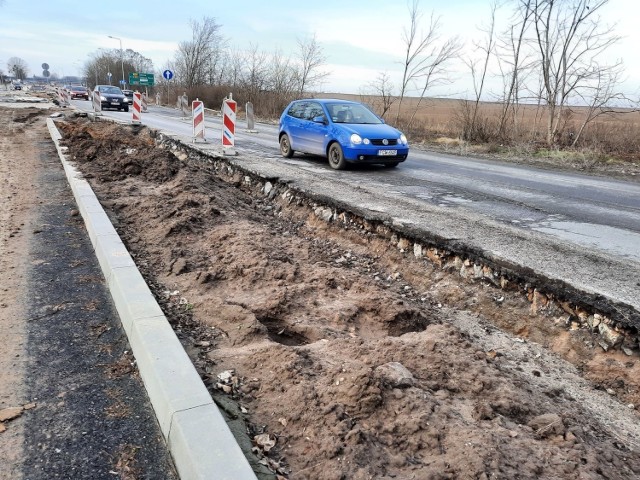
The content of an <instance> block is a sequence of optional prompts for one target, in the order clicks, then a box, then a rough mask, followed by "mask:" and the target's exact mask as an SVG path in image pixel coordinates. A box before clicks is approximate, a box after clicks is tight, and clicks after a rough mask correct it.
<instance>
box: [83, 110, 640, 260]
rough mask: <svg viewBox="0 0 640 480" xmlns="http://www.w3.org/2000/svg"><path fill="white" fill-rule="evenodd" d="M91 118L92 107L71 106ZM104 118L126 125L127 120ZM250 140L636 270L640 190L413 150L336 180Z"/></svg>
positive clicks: (244, 141)
mask: <svg viewBox="0 0 640 480" xmlns="http://www.w3.org/2000/svg"><path fill="white" fill-rule="evenodd" d="M73 103H74V105H75V106H76V107H78V108H80V109H83V110H86V111H88V110H90V107H91V103H90V102H86V101H74V102H73ZM103 114H104V115H105V116H109V117H113V118H119V119H121V120H122V119H129V118H131V115H132V114H131V112H129V113H124V112H117V111H108V112H103ZM142 123H143V124H145V125H148V126H150V127H153V128H157V129H160V130H164V131H166V132H171V133H175V134H178V135H182V136H191V135H192V133H191V124H190V120H189V119H185V118H182V117H181V114H180V112H179V111H177V110H175V109H171V108H163V107H155V106H150V107H149V112H147V113H144V114H143V118H142ZM206 124H207V137H208V138H209V139H210V141H212V142H218V139H219V138H220V117H215V116H213V115H210V116H208V118H207V122H206ZM256 130H257V131H258V132H257V133H248V132H247V131H246V128H245V125H243V123H242V122H239V124H238V125H237V126H236V139H235V142H236V150H238V152H239V154H241V155H243V154H246V155H255V156H259V157H263V158H265V159H267V158H268V159H279V160H280V161H282V162H286V163H287V164H289V165H291V166H296V167H297V168H299V169H301V170H304V171H305V172H307V173H312V174H315V175H319V176H325V177H330V178H332V179H333V180H334V181H341V182H344V183H346V184H350V185H353V186H356V187H364V188H367V189H369V190H372V189H374V190H375V191H376V192H377V194H378V195H380V196H381V197H389V198H397V197H398V196H401V197H404V198H410V199H412V200H413V201H415V202H423V203H424V204H426V205H429V206H437V207H441V208H444V209H455V210H462V211H468V212H471V213H474V214H479V215H481V216H485V217H487V218H489V219H491V220H493V221H498V222H501V223H503V224H505V225H509V226H511V227H516V228H520V229H523V230H529V231H536V232H540V233H542V234H544V235H550V236H553V237H555V238H556V239H560V240H562V241H563V242H567V243H571V244H574V245H576V246H578V247H586V248H589V249H590V250H593V251H596V252H597V251H603V252H606V253H607V254H608V255H611V256H614V257H618V258H620V259H627V260H631V261H633V262H640V184H639V183H634V182H624V181H620V180H613V179H608V178H603V177H593V176H587V175H581V174H575V173H562V172H559V171H550V170H543V169H538V168H532V167H528V166H519V165H507V164H504V163H500V162H491V161H483V160H479V159H475V158H474V159H471V158H465V157H459V156H450V155H444V154H439V153H432V152H425V151H419V150H417V149H415V148H414V149H413V150H412V151H411V153H410V155H409V158H408V159H407V161H406V162H404V163H402V164H400V166H399V167H397V168H396V169H386V168H381V167H376V166H367V167H358V168H354V169H351V170H349V171H344V172H340V175H339V177H336V175H335V172H334V171H332V170H331V169H330V168H329V166H328V164H327V163H326V161H325V160H324V159H321V158H317V157H312V156H301V155H296V156H295V157H294V158H292V159H290V160H287V159H284V158H281V157H280V155H279V150H278V142H277V126H275V125H267V124H258V125H256Z"/></svg>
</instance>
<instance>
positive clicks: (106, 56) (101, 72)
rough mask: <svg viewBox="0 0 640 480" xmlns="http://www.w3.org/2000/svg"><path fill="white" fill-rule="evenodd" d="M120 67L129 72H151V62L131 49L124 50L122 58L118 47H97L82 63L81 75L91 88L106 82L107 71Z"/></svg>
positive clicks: (113, 70) (117, 69) (116, 69)
mask: <svg viewBox="0 0 640 480" xmlns="http://www.w3.org/2000/svg"><path fill="white" fill-rule="evenodd" d="M121 62H122V63H121ZM121 68H124V71H125V72H129V73H132V72H143V73H150V72H153V62H152V61H151V60H150V59H149V58H146V57H145V56H143V55H142V54H140V53H139V52H136V51H135V50H131V49H127V50H126V51H125V52H124V55H123V57H122V60H121V57H120V50H119V49H108V50H107V49H99V50H98V51H97V52H94V53H93V54H91V56H90V57H89V60H87V61H86V62H85V63H84V66H83V69H82V76H83V77H84V78H86V79H87V85H88V86H90V87H91V88H93V87H94V86H95V85H99V84H102V83H105V82H107V81H108V75H107V74H108V73H109V72H115V71H119V70H120V69H121Z"/></svg>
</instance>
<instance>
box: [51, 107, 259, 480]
mask: <svg viewBox="0 0 640 480" xmlns="http://www.w3.org/2000/svg"><path fill="white" fill-rule="evenodd" d="M47 127H48V129H49V133H50V135H51V138H52V140H53V142H54V144H55V146H56V149H57V150H58V156H59V157H60V161H61V162H62V165H63V167H64V170H65V174H66V176H67V180H68V182H69V185H70V186H71V190H72V192H73V195H74V197H75V200H76V202H77V204H78V210H79V211H80V213H81V215H82V217H83V219H84V222H85V225H86V228H87V231H88V232H89V238H90V240H91V244H92V245H93V248H94V251H95V252H96V255H97V257H98V261H99V263H100V268H101V269H102V272H103V275H104V277H105V281H106V282H107V285H108V287H109V291H110V292H111V296H112V298H113V302H114V304H115V307H116V310H117V312H118V315H119V316H120V321H121V322H122V326H123V329H124V330H125V332H126V334H127V337H128V339H129V343H130V345H131V349H132V352H133V354H134V357H135V359H136V363H137V365H138V369H139V371H140V377H141V378H142V381H143V383H144V386H145V389H146V390H147V393H148V395H149V399H150V401H151V404H152V406H153V409H154V412H155V414H156V417H157V420H158V423H159V425H160V428H161V431H162V434H163V436H164V439H165V442H166V444H167V446H168V449H169V452H170V453H171V456H172V458H173V461H174V464H175V466H176V470H177V471H178V475H179V476H180V478H181V479H182V480H210V479H219V480H245V479H246V480H256V479H257V477H256V475H255V473H254V472H253V470H252V468H251V467H250V465H249V462H248V461H247V459H246V457H245V456H244V454H243V452H242V450H241V449H240V446H239V445H238V443H237V441H236V439H235V437H234V436H233V434H232V433H231V430H230V429H229V427H228V425H227V424H226V421H225V419H224V417H223V416H222V414H221V413H220V410H219V409H218V407H217V406H216V404H215V403H214V401H213V399H212V398H211V395H210V394H209V392H208V391H207V388H206V387H205V386H204V384H203V383H202V380H201V379H200V376H199V375H198V373H197V371H196V369H195V367H194V366H193V364H192V363H191V360H190V359H189V357H188V355H187V354H186V352H185V351H184V348H183V347H182V345H181V344H180V341H179V340H178V338H177V337H176V335H175V332H174V331H173V329H172V328H171V326H170V325H169V322H168V321H167V319H166V318H165V316H164V314H163V313H162V310H161V309H160V306H159V305H158V303H157V302H156V300H155V298H154V297H153V295H152V293H151V291H150V290H149V287H148V286H147V284H146V283H145V281H144V279H143V277H142V275H141V274H140V272H139V271H138V269H137V267H136V266H135V263H134V261H133V259H132V258H131V256H130V255H129V252H128V251H127V249H126V247H125V246H124V244H123V243H122V240H121V239H120V237H119V236H118V234H117V233H116V231H115V229H114V228H113V225H111V222H110V221H109V219H108V217H107V215H106V213H105V212H104V210H103V209H102V206H101V205H100V203H99V202H98V199H97V198H96V196H95V194H94V192H93V190H92V189H91V187H90V186H89V183H88V182H87V181H86V180H84V179H83V178H82V177H81V175H80V173H79V172H78V171H77V170H76V169H75V167H73V165H71V164H70V163H69V162H68V161H67V160H66V157H65V154H64V153H63V151H62V149H61V147H60V139H61V138H62V136H61V135H60V132H59V131H58V129H57V128H56V126H55V123H54V121H53V120H52V119H51V118H48V119H47Z"/></svg>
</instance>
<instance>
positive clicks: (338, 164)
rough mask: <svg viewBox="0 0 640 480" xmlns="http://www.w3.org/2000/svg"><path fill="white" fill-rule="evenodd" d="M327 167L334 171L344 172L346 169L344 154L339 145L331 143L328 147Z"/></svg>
mask: <svg viewBox="0 0 640 480" xmlns="http://www.w3.org/2000/svg"><path fill="white" fill-rule="evenodd" d="M328 157H329V165H330V166H331V168H333V169H334V170H344V169H345V168H346V167H347V161H346V160H345V159H344V153H343V152H342V147H341V146H340V144H339V143H336V142H334V143H332V144H331V146H330V147H329V155H328Z"/></svg>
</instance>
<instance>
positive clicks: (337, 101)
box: [294, 98, 360, 104]
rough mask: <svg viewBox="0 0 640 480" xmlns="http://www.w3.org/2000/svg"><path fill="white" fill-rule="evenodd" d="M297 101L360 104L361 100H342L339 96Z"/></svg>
mask: <svg viewBox="0 0 640 480" xmlns="http://www.w3.org/2000/svg"><path fill="white" fill-rule="evenodd" d="M294 101H295V102H318V103H344V104H359V103H360V102H354V101H351V100H340V99H338V98H301V99H300V100H294Z"/></svg>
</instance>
